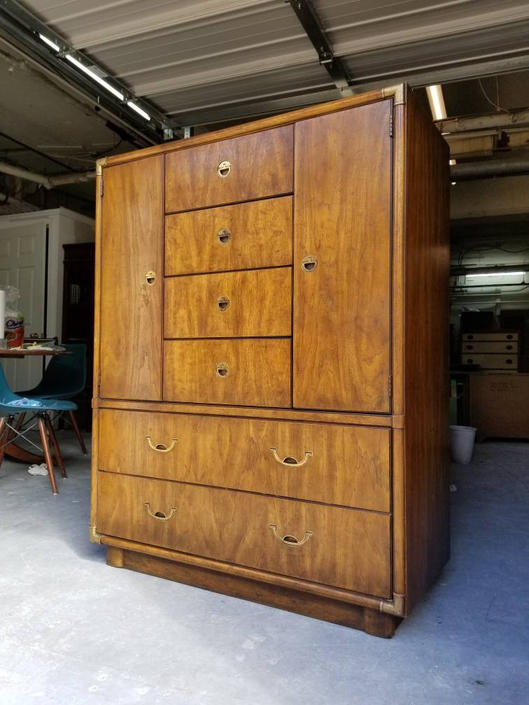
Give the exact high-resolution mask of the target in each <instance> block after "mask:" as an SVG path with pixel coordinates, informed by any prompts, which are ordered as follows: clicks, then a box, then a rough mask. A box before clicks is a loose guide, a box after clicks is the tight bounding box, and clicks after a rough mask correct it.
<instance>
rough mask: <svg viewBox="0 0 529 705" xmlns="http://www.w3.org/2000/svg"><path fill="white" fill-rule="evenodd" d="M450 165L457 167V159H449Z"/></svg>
mask: <svg viewBox="0 0 529 705" xmlns="http://www.w3.org/2000/svg"><path fill="white" fill-rule="evenodd" d="M448 163H449V164H450V166H455V165H456V164H457V161H456V160H455V159H449V160H448Z"/></svg>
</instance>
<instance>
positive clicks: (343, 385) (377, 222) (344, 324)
mask: <svg viewBox="0 0 529 705" xmlns="http://www.w3.org/2000/svg"><path fill="white" fill-rule="evenodd" d="M390 114H391V101H383V102H380V103H374V104H372V105H366V106H362V107H359V108H354V109H352V110H348V111H346V112H341V113H334V114H332V115H325V116H322V117H318V118H314V119H312V120H306V121H304V122H301V123H299V124H297V125H296V128H295V130H296V165H295V170H296V176H295V178H296V192H295V199H294V204H295V206H294V213H295V217H294V331H293V333H294V343H293V344H294V406H295V407H298V408H311V409H337V410H350V411H364V412H389V411H390V396H389V376H390V373H391V368H390V363H391V355H390V347H391V346H390V340H391V338H390V332H391V330H390V302H391V296H390V291H391V269H390V250H391V247H390V245H391V237H390V236H391V220H390V212H391V209H390V205H391V139H390V136H389V124H390ZM308 256H312V257H314V258H315V259H316V262H317V264H316V267H315V268H314V269H313V270H312V271H310V272H306V271H304V269H303V268H302V264H303V260H304V258H305V257H308Z"/></svg>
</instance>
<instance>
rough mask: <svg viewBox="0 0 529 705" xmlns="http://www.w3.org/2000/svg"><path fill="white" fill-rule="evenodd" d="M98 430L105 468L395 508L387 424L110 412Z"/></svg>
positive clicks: (106, 411) (386, 509)
mask: <svg viewBox="0 0 529 705" xmlns="http://www.w3.org/2000/svg"><path fill="white" fill-rule="evenodd" d="M100 428H101V431H100V444H101V445H100V455H99V469H101V470H106V471H109V472H118V473H125V474H129V475H147V476H149V477H155V478H161V479H165V480H179V481H185V482H190V483H195V484H202V485H214V486H218V487H227V488H233V489H239V490H247V491H251V492H260V493H263V494H272V495H279V496H283V497H293V498H299V499H309V500H315V501H319V502H327V503H329V504H341V505H344V506H350V507H359V508H362V509H373V510H377V511H382V512H389V510H390V500H389V497H390V491H389V483H390V431H389V430H388V429H375V428H362V427H355V426H338V425H332V426H329V425H324V424H309V423H292V422H291V423H288V422H281V421H264V420H259V419H230V418H223V417H212V416H198V415H197V416H189V415H185V414H154V413H146V412H143V413H142V412H134V411H133V412H127V411H113V410H110V409H104V410H102V411H101V420H100ZM149 439H150V442H149ZM175 439H176V440H175ZM159 444H162V445H163V446H165V449H166V450H167V449H170V450H169V452H162V451H163V450H164V449H163V448H162V449H161V450H155V449H154V448H156V446H157V445H159ZM152 446H154V448H153V447H152ZM272 448H275V449H276V453H277V455H278V456H279V458H280V460H284V459H285V457H288V458H289V459H290V462H292V460H295V461H298V462H300V463H303V464H302V465H301V466H300V467H296V466H294V465H291V464H290V465H288V464H287V465H281V464H280V463H279V462H278V460H277V458H276V457H275V456H274V453H273V451H272V450H271V449H272ZM308 454H310V455H308Z"/></svg>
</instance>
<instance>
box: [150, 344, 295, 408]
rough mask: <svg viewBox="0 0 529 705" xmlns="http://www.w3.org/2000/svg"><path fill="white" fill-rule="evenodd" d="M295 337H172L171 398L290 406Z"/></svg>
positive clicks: (167, 377)
mask: <svg viewBox="0 0 529 705" xmlns="http://www.w3.org/2000/svg"><path fill="white" fill-rule="evenodd" d="M290 368H291V365H290V340H288V339H285V338H280V339H278V338H252V339H248V340H244V339H243V340H166V341H165V346H164V382H163V398H164V400H165V401H190V402H198V403H205V404H234V405H243V406H277V407H290V405H291V402H290V399H291V394H290Z"/></svg>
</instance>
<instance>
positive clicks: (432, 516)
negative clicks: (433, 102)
mask: <svg viewBox="0 0 529 705" xmlns="http://www.w3.org/2000/svg"><path fill="white" fill-rule="evenodd" d="M406 151H407V156H406V252H405V257H406V264H405V272H406V279H405V281H406V285H405V286H406V294H405V302H404V306H405V325H406V328H405V348H404V349H405V373H404V377H405V422H404V423H405V431H404V448H405V478H404V481H403V484H404V488H405V492H406V499H405V506H406V518H405V535H406V589H407V611H410V610H411V609H412V608H413V605H414V604H416V603H417V601H418V600H419V599H420V597H421V596H422V594H423V593H424V591H425V590H426V588H427V587H428V586H429V585H430V584H431V583H432V581H433V580H434V579H435V578H436V577H437V575H438V573H439V571H440V570H441V567H442V566H443V564H444V563H445V562H446V560H447V558H448V554H449V534H448V474H447V473H448V423H449V422H448V395H449V381H448V340H449V335H448V274H449V264H450V240H449V232H448V190H449V188H450V178H449V170H448V158H449V151H448V147H447V145H446V143H445V141H444V140H443V139H442V137H441V136H440V135H439V131H438V130H437V129H436V127H435V125H433V124H432V119H431V116H430V115H429V114H428V113H426V112H423V110H422V109H421V106H419V105H417V102H416V99H415V98H414V97H413V94H410V96H409V101H408V120H407V150H406Z"/></svg>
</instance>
